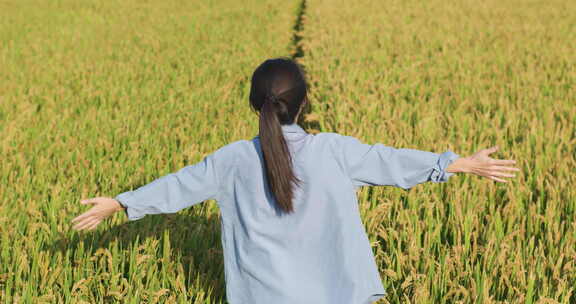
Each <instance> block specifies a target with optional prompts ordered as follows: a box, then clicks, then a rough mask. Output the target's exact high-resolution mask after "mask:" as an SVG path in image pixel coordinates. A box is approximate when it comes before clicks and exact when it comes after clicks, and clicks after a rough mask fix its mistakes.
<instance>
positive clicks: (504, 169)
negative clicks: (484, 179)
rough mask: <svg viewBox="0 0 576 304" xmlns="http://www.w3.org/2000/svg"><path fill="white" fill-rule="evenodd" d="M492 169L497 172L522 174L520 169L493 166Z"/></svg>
mask: <svg viewBox="0 0 576 304" xmlns="http://www.w3.org/2000/svg"><path fill="white" fill-rule="evenodd" d="M490 169H492V170H497V171H516V172H520V169H519V168H516V167H505V166H492V167H490Z"/></svg>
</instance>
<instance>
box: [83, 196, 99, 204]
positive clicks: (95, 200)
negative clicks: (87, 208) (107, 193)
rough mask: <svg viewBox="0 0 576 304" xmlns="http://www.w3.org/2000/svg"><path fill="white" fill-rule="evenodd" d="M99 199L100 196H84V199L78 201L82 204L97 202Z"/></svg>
mask: <svg viewBox="0 0 576 304" xmlns="http://www.w3.org/2000/svg"><path fill="white" fill-rule="evenodd" d="M99 200H100V197H93V198H85V199H83V200H81V201H80V204H82V205H86V204H95V203H98V201H99Z"/></svg>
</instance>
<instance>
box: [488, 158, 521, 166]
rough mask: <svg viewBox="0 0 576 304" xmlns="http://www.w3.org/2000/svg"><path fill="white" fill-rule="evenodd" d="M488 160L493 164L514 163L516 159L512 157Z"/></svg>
mask: <svg viewBox="0 0 576 304" xmlns="http://www.w3.org/2000/svg"><path fill="white" fill-rule="evenodd" d="M490 162H491V163H492V164H494V165H514V164H516V161H515V160H513V159H491V160H490Z"/></svg>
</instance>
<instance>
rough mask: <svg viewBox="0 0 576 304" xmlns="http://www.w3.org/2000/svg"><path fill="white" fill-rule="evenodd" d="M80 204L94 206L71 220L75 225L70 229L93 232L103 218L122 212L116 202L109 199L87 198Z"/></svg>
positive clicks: (121, 208) (120, 206)
mask: <svg viewBox="0 0 576 304" xmlns="http://www.w3.org/2000/svg"><path fill="white" fill-rule="evenodd" d="M80 203H81V204H83V205H86V204H93V205H94V206H93V207H92V208H91V209H90V210H88V211H86V212H84V213H82V214H80V215H79V216H77V217H75V218H74V219H72V223H76V225H74V226H73V227H72V228H74V229H76V230H82V229H86V230H93V229H95V228H96V226H98V224H99V223H100V222H101V221H102V220H104V219H105V218H107V217H109V216H111V215H112V214H114V213H116V212H118V211H122V210H124V208H123V207H122V205H120V203H119V202H118V201H117V200H115V199H113V198H110V197H95V198H88V199H83V200H81V201H80Z"/></svg>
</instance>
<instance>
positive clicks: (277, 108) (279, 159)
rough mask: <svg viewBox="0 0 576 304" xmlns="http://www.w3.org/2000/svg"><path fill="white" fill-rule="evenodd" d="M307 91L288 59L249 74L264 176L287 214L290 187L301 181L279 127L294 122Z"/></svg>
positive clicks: (299, 70) (295, 65)
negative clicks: (258, 123) (293, 167)
mask: <svg viewBox="0 0 576 304" xmlns="http://www.w3.org/2000/svg"><path fill="white" fill-rule="evenodd" d="M307 90H308V85H307V84H306V79H305V75H304V71H303V69H302V68H301V67H300V65H299V64H298V63H296V62H295V61H293V60H292V59H289V58H285V57H280V58H274V59H268V60H266V61H264V62H263V63H262V64H261V65H260V66H258V68H256V70H255V71H254V74H253V75H252V84H251V87H250V106H251V108H252V109H253V110H255V111H257V112H259V116H260V118H259V119H260V126H259V132H258V136H259V138H260V147H261V149H262V154H263V156H264V166H265V170H266V177H267V181H268V185H269V187H270V189H271V192H272V193H273V194H274V198H275V199H276V202H277V203H278V206H279V207H280V208H281V209H282V210H283V211H284V212H286V213H290V212H293V210H294V208H293V205H292V198H293V197H294V192H293V188H292V185H299V184H300V183H301V181H300V180H299V179H298V178H297V177H296V176H295V175H294V172H293V169H292V157H291V155H290V153H289V150H288V145H287V143H286V139H285V138H284V135H283V133H282V128H281V125H285V124H292V123H294V122H295V121H294V118H295V117H296V114H298V111H299V110H300V107H301V106H302V105H303V103H305V102H308V98H307Z"/></svg>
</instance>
